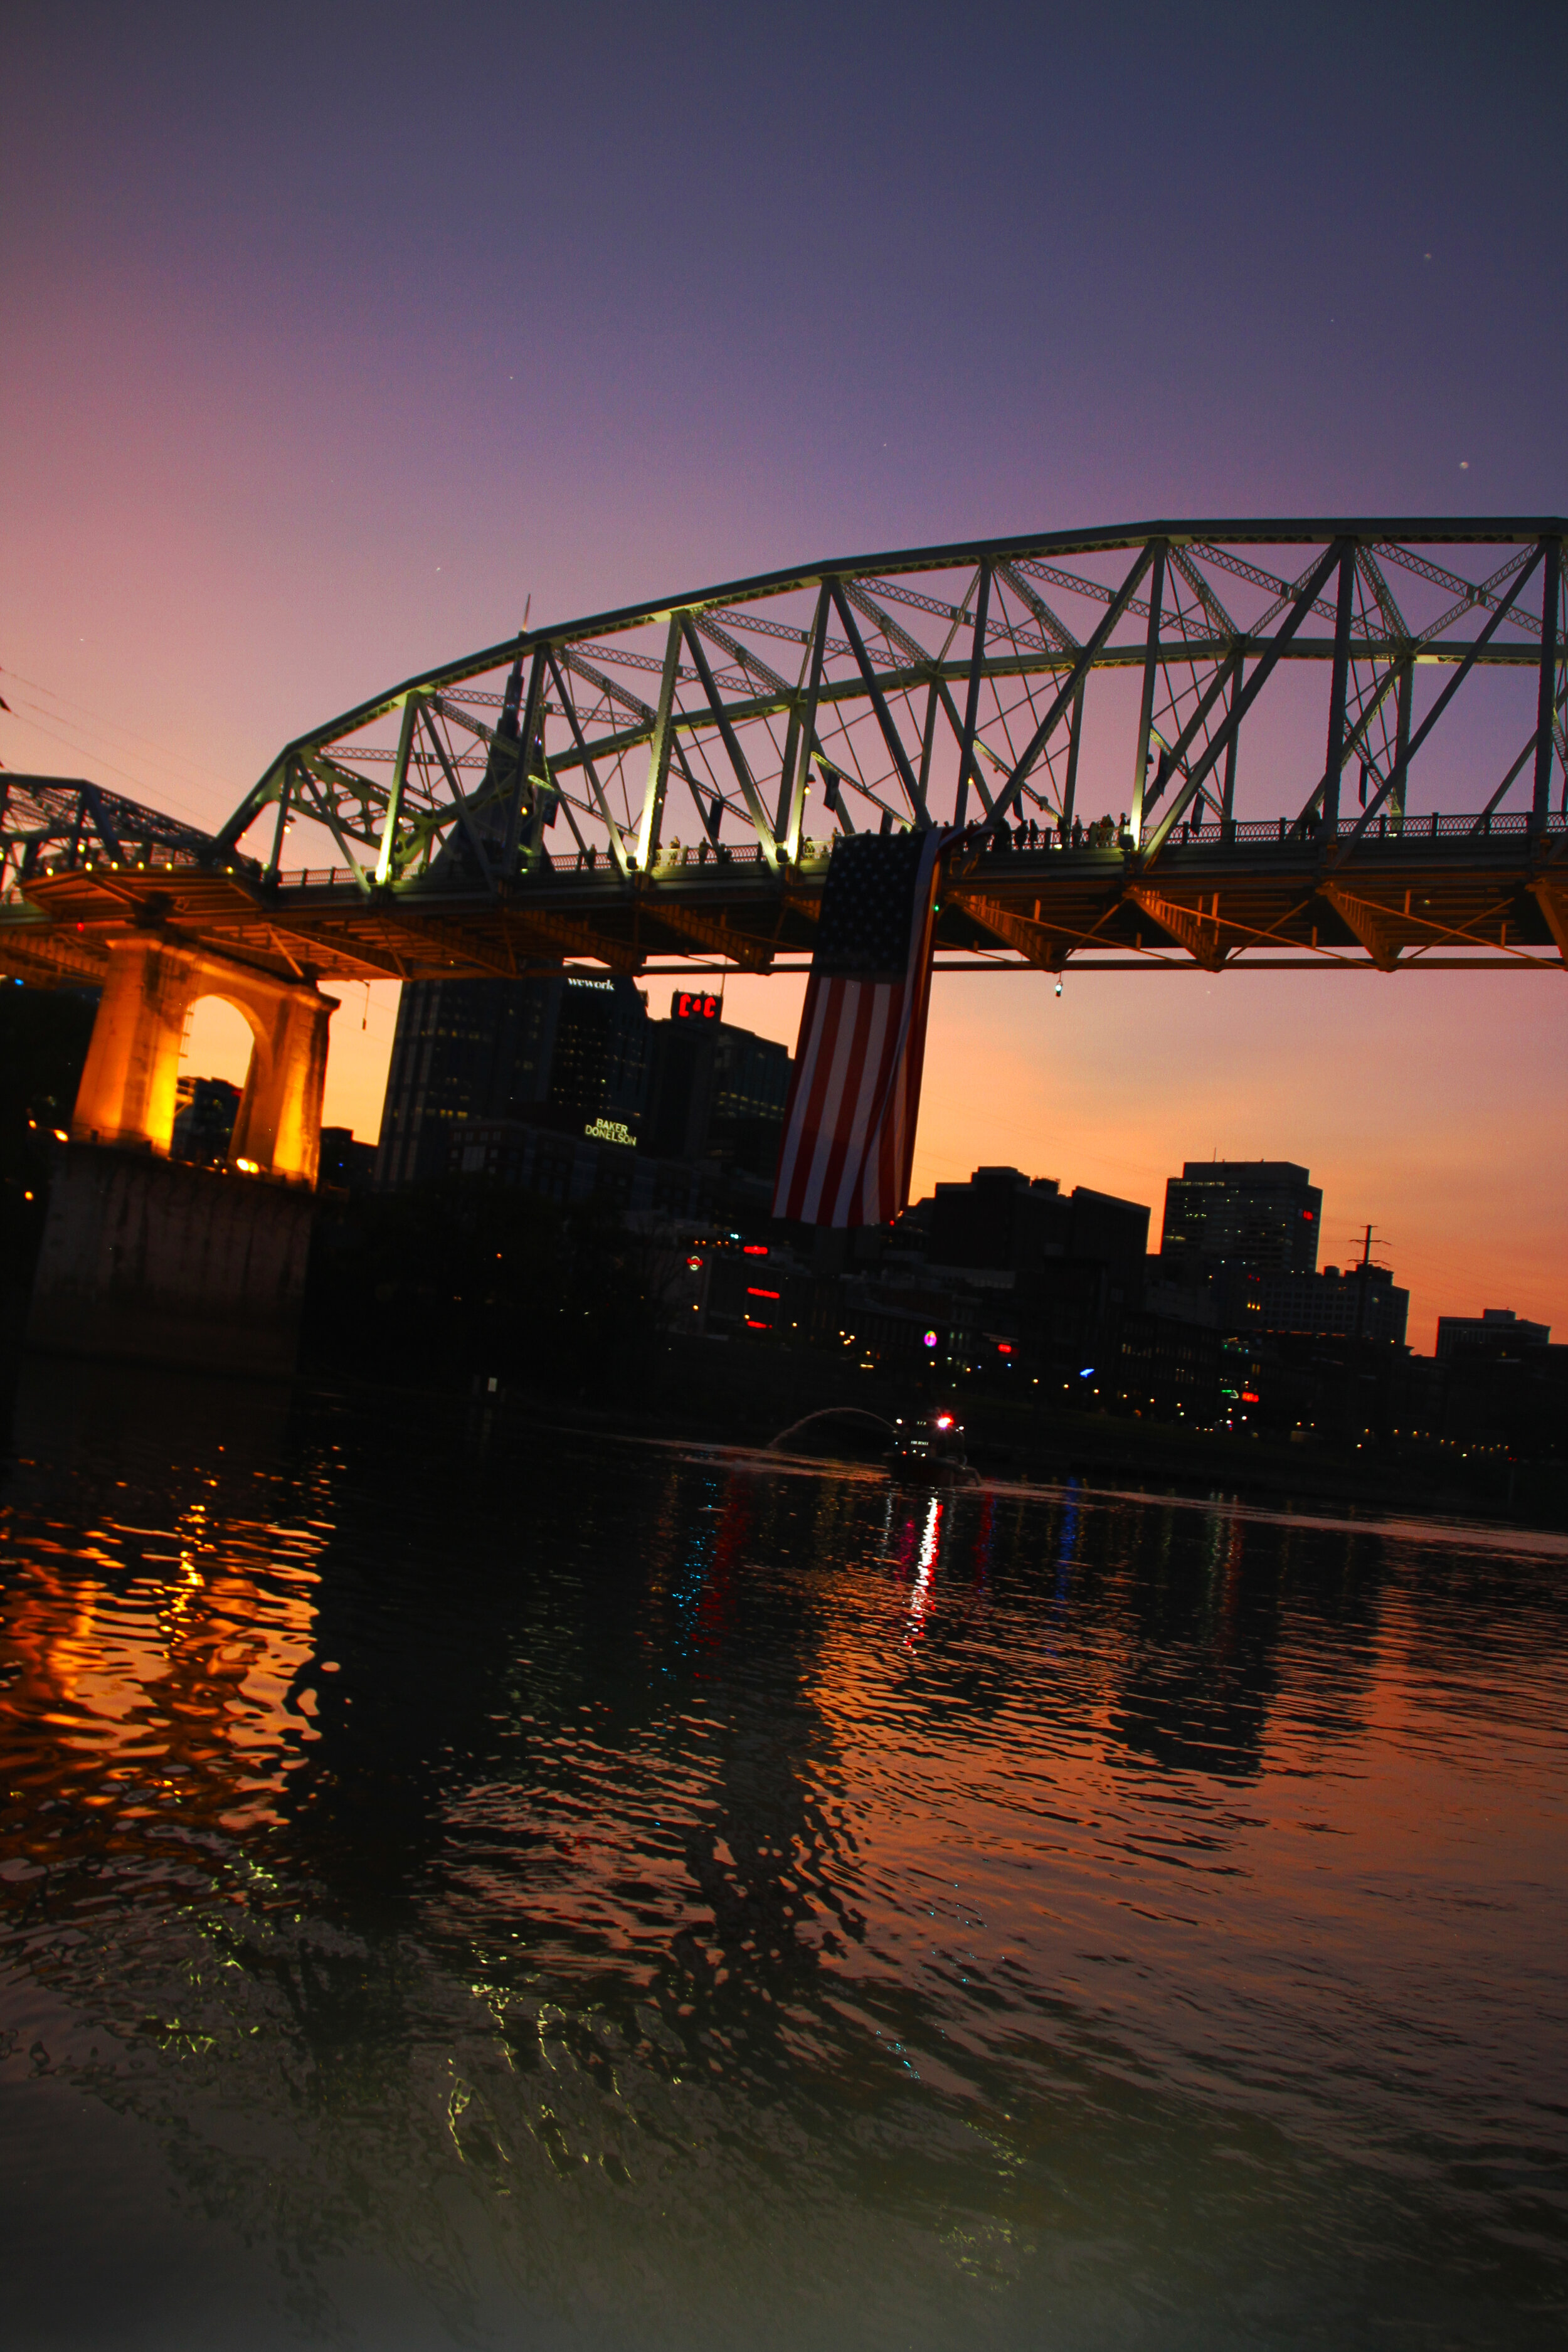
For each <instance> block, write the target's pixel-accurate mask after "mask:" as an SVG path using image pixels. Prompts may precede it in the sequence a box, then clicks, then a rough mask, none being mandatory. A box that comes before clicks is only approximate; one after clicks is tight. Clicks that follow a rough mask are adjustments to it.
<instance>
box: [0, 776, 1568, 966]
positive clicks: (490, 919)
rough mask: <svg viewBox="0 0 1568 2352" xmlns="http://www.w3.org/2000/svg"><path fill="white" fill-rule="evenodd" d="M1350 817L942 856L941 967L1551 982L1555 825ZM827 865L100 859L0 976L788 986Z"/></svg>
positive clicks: (44, 879)
mask: <svg viewBox="0 0 1568 2352" xmlns="http://www.w3.org/2000/svg"><path fill="white" fill-rule="evenodd" d="M1354 831H1355V829H1354V827H1353V825H1352V824H1351V822H1350V821H1349V820H1346V821H1344V822H1343V823H1342V825H1341V827H1340V829H1339V832H1338V834H1337V835H1336V837H1335V838H1334V839H1332V840H1324V839H1321V838H1313V837H1309V836H1307V835H1303V834H1302V833H1300V832H1299V831H1298V832H1291V831H1290V830H1289V828H1288V827H1286V826H1284V825H1281V826H1279V828H1276V827H1274V826H1271V825H1264V824H1246V825H1239V824H1238V825H1236V826H1232V827H1229V828H1222V827H1220V826H1218V825H1210V826H1207V827H1205V828H1203V829H1202V830H1194V831H1193V832H1191V833H1189V834H1188V835H1187V837H1186V838H1184V839H1183V838H1179V837H1173V838H1172V839H1171V840H1170V841H1168V842H1167V843H1166V845H1164V848H1163V851H1162V853H1161V855H1160V856H1159V858H1158V860H1157V862H1156V863H1154V864H1149V863H1146V862H1145V861H1144V860H1143V859H1142V858H1141V857H1140V856H1137V855H1135V854H1133V853H1130V852H1126V851H1123V850H1121V849H1117V848H1109V849H1106V848H1095V849H1091V848H1089V847H1087V846H1086V847H1082V848H1076V849H1075V848H1072V847H1070V846H1068V847H1046V846H1040V847H1035V848H1029V847H1025V848H1017V847H994V846H986V847H984V848H975V847H973V846H972V845H962V844H958V843H955V845H954V846H953V848H952V850H951V851H950V853H949V856H948V859H947V863H946V867H945V870H944V873H943V877H942V886H941V890H940V896H939V909H940V911H939V914H938V919H937V957H938V963H939V966H941V965H944V964H946V965H951V964H953V963H955V962H957V963H973V962H974V961H985V962H990V963H994V964H995V965H997V966H998V967H1000V968H1004V969H1005V968H1009V967H1011V968H1015V969H1020V970H1022V969H1029V968H1035V969H1043V970H1047V971H1058V970H1061V969H1062V968H1064V967H1065V966H1066V965H1067V964H1068V963H1069V962H1078V963H1079V964H1084V963H1089V964H1100V965H1101V966H1104V965H1106V964H1110V965H1120V964H1131V965H1133V966H1140V967H1144V968H1169V967H1171V966H1173V965H1174V966H1176V967H1186V968H1189V969H1190V968H1193V967H1194V966H1195V967H1197V968H1201V969H1208V970H1219V969H1230V968H1233V967H1234V968H1236V969H1240V970H1262V969H1267V968H1268V967H1269V966H1270V965H1273V966H1275V967H1276V968H1277V967H1278V966H1279V963H1280V962H1281V961H1284V962H1287V963H1289V962H1295V961H1301V960H1305V961H1310V962H1312V963H1315V964H1319V965H1334V964H1338V965H1347V966H1352V967H1361V968H1367V967H1371V968H1374V969H1379V970H1385V971H1393V970H1396V969H1397V970H1406V969H1410V970H1420V969H1423V968H1425V969H1428V970H1432V969H1444V968H1452V967H1453V965H1454V964H1455V963H1456V962H1459V963H1462V964H1465V965H1467V966H1471V967H1474V966H1491V967H1500V968H1515V969H1523V970H1529V969H1539V968H1542V967H1543V966H1544V967H1549V968H1555V969H1562V968H1563V962H1564V960H1565V959H1568V824H1565V823H1564V820H1563V818H1562V817H1561V816H1554V817H1552V819H1551V820H1550V821H1549V824H1548V825H1547V827H1546V828H1545V830H1543V831H1542V830H1532V829H1531V828H1530V827H1529V826H1528V825H1527V824H1525V823H1524V821H1523V820H1522V819H1521V818H1510V817H1503V818H1500V819H1496V820H1494V821H1493V822H1492V824H1491V825H1490V826H1489V827H1486V826H1484V825H1483V824H1482V821H1480V820H1478V819H1473V818H1459V817H1447V816H1446V817H1443V818H1440V819H1439V818H1422V819H1420V820H1414V819H1413V820H1410V821H1408V822H1407V823H1406V824H1405V827H1404V828H1403V830H1388V829H1386V828H1384V830H1382V831H1379V830H1378V829H1376V828H1375V827H1369V828H1368V829H1367V830H1366V831H1364V832H1363V833H1362V834H1361V835H1360V836H1359V838H1357V837H1352V836H1353V835H1354ZM826 871H827V864H826V856H812V857H808V858H806V859H805V860H803V862H802V863H801V865H800V866H796V867H788V866H785V867H783V868H781V869H777V870H775V869H774V868H773V866H770V865H768V864H767V863H766V862H765V861H764V859H763V856H762V853H761V852H760V851H759V850H755V849H749V848H745V847H742V848H738V849H736V850H734V851H731V852H730V853H728V854H727V855H725V856H723V857H721V858H708V859H706V860H704V861H702V862H698V858H697V854H696V853H695V852H694V851H689V850H688V851H685V852H681V853H678V854H677V856H676V857H675V858H673V859H670V858H667V859H666V860H665V861H664V862H662V863H661V864H660V865H659V866H658V867H657V868H656V869H655V870H654V871H652V872H650V873H648V874H647V875H634V876H633V877H630V878H629V879H623V878H622V877H621V876H620V875H619V874H618V873H617V872H616V869H615V868H614V866H611V865H610V864H609V863H608V862H607V860H606V859H605V858H604V857H600V858H598V859H597V860H596V861H595V863H594V864H592V865H590V864H589V862H588V861H587V859H586V858H585V857H584V856H568V857H564V858H555V859H550V858H548V857H544V856H540V857H539V858H537V859H536V860H535V862H534V863H533V865H532V866H531V868H530V870H529V871H528V872H527V873H526V874H524V875H523V876H521V877H519V878H518V879H516V880H514V881H512V882H510V883H503V884H500V885H498V886H496V887H489V888H468V887H462V886H460V885H455V884H453V883H451V882H447V881H444V880H442V881H437V880H435V879H429V880H422V881H418V882H405V883H403V884H399V885H393V886H390V887H383V888H380V889H377V888H375V887H374V886H371V885H369V884H368V883H367V882H366V881H365V880H364V879H363V877H358V876H356V875H355V874H354V873H353V872H346V871H343V870H342V869H339V870H337V871H335V872H330V873H321V872H318V873H315V874H310V875H304V876H289V875H282V876H279V877H276V878H275V879H271V880H268V879H267V878H266V877H263V876H261V875H260V874H259V873H258V871H256V870H255V869H253V868H250V867H248V866H245V865H237V866H234V867H232V868H230V869H229V870H227V871H225V872H214V871H211V870H204V869H203V868H202V867H200V866H196V865H195V864H193V863H184V862H174V863H170V864H166V865H164V864H159V863H157V862H153V863H151V864H148V863H136V864H132V863H129V862H126V863H120V864H116V863H110V862H99V863H96V864H93V865H91V866H77V867H74V868H70V869H68V870H63V871H57V872H54V873H49V874H40V875H37V876H36V877H33V878H32V879H31V880H30V881H29V882H28V884H27V886H26V896H25V897H23V896H20V895H13V897H12V898H10V899H9V900H8V901H7V902H6V903H5V905H4V906H0V970H4V971H8V972H10V973H11V974H12V975H14V976H15V977H18V978H23V979H31V980H35V981H47V980H49V979H58V978H61V977H65V976H72V977H76V978H79V979H83V980H90V979H95V978H98V977H100V976H101V974H102V972H103V971H104V970H105V969H106V966H107V957H108V949H109V945H110V940H112V939H114V938H115V937H117V936H123V935H124V933H125V932H126V931H127V930H128V929H144V928H159V927H162V928H163V929H166V930H167V931H168V933H169V934H170V936H172V937H174V938H178V939H179V940H184V941H189V942H198V941H199V942H200V943H201V944H202V945H203V946H204V947H205V948H207V949H208V950H212V951H216V952H218V953H226V954H228V955H230V956H232V957H234V958H236V959H237V960H238V961H243V962H247V963H249V964H253V965H258V966H260V967H262V968H264V969H266V970H268V971H275V972H278V973H279V974H285V973H290V972H293V973H301V972H307V971H308V972H310V973H313V974H314V975H316V976H317V977H319V978H321V979H323V980H363V979H377V978H395V979H405V980H420V979H434V978H456V977H462V976H495V975H498V974H499V975H503V976H508V977H510V976H512V975H515V974H518V973H521V972H524V971H531V970H534V971H537V970H539V969H541V968H542V967H544V966H552V965H557V964H559V963H560V962H562V961H574V962H576V961H595V962H599V963H601V964H604V965H606V966H607V967H608V968H610V969H611V970H613V971H626V972H635V971H641V970H645V969H647V968H648V967H649V966H650V964H651V965H654V966H656V967H657V966H658V965H660V964H661V963H668V962H669V961H679V962H681V963H683V964H687V965H690V964H693V963H712V964H714V965H720V966H730V967H734V968H739V969H742V970H752V971H767V970H786V969H791V968H798V967H799V965H800V964H801V963H802V962H803V961H805V960H807V959H808V958H809V955H810V951H811V947H812V941H813V937H814V932H815V926H816V914H817V909H818V907H819V904H820V900H821V895H822V889H823V885H824V882H825V879H826Z"/></svg>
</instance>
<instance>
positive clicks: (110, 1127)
mask: <svg viewBox="0 0 1568 2352" xmlns="http://www.w3.org/2000/svg"><path fill="white" fill-rule="evenodd" d="M204 996H218V997H221V998H222V999H223V1000H224V1002H225V1003H227V1004H231V1005H233V1006H234V1008H235V1010H236V1011H237V1013H240V1014H241V1016H242V1017H243V1019H244V1020H245V1022H246V1024H247V1026H248V1028H249V1030H250V1035H251V1049H250V1067H249V1070H248V1072H247V1076H246V1082H245V1092H244V1095H243V1097H241V1100H240V1106H239V1112H238V1116H237V1118H236V1120H235V1125H234V1134H233V1137H232V1139H230V1143H229V1151H228V1158H229V1164H230V1166H231V1167H234V1168H237V1169H241V1170H243V1171H245V1172H246V1173H247V1175H257V1176H263V1177H271V1178H273V1179H274V1180H276V1181H282V1182H286V1183H290V1184H297V1185H303V1186H309V1187H313V1186H314V1184H315V1181H316V1171H317V1166H318V1162H319V1160H320V1157H321V1097H322V1091H323V1087H324V1086H325V1081H326V1073H327V1029H328V1024H329V1023H330V1021H331V1017H332V1014H333V1013H335V1012H336V1011H337V1003H336V1000H335V999H334V998H332V997H329V996H322V995H321V993H320V992H319V991H318V990H317V989H316V988H315V986H314V985H313V984H312V983H311V982H308V981H285V980H281V979H279V978H278V977H277V976H276V975H275V974H273V973H271V972H266V971H257V970H256V969H254V968H253V967H251V966H249V965H246V964H241V963H236V962H231V961H229V960H228V959H227V958H226V957H220V956H218V955H216V954H213V953H211V952H209V951H208V950H205V949H204V948H198V947H186V946H183V945H174V944H173V943H172V942H171V941H169V940H166V939H164V938H163V937H161V936H159V935H158V934H156V933H135V932H133V933H132V934H131V935H130V936H129V937H128V938H125V939H121V940H116V941H114V942H113V943H112V945H111V946H110V950H109V975H108V978H107V980H106V981H105V982H104V989H103V996H102V1000H101V1002H100V1006H99V1013H98V1019H97V1022H96V1024H94V1028H93V1033H92V1041H91V1044H90V1045H89V1049H88V1056H87V1064H86V1066H85V1068H84V1069H83V1071H82V1077H81V1085H80V1087H79V1090H78V1093H77V1100H76V1109H75V1112H74V1114H73V1116H72V1119H71V1139H72V1141H73V1142H75V1143H97V1144H110V1145H114V1146H118V1147H120V1148H121V1149H130V1150H149V1151H152V1152H153V1153H155V1154H158V1155H161V1156H163V1157H164V1158H166V1157H167V1156H168V1152H169V1147H170V1143H171V1141H172V1139H173V1135H174V1109H175V1099H176V1086H177V1081H178V1077H179V1066H180V1046H181V1043H182V1040H183V1038H184V1027H185V1022H186V1018H187V1016H188V1015H189V1013H190V1011H191V1008H192V1006H193V1005H195V1003H197V1002H198V1001H199V1000H200V999H201V998H202V997H204Z"/></svg>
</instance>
